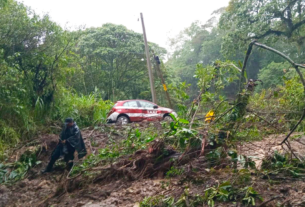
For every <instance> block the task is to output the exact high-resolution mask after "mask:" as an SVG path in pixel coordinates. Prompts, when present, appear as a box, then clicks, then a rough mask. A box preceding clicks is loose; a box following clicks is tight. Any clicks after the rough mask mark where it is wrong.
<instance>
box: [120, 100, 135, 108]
mask: <svg viewBox="0 0 305 207" xmlns="http://www.w3.org/2000/svg"><path fill="white" fill-rule="evenodd" d="M123 106H127V107H133V108H136V107H138V104H137V102H136V101H127V102H125V103H124V104H123Z"/></svg>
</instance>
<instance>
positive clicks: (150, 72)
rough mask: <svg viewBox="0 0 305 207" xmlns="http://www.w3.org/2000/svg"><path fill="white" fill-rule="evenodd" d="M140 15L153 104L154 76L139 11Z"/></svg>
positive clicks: (155, 100) (154, 98)
mask: <svg viewBox="0 0 305 207" xmlns="http://www.w3.org/2000/svg"><path fill="white" fill-rule="evenodd" d="M140 15H141V22H142V29H143V37H144V44H145V52H146V60H147V69H148V75H149V82H150V91H151V96H152V101H153V102H154V103H155V104H157V97H156V91H155V84H154V76H153V73H152V71H151V63H150V57H149V48H148V44H147V38H146V32H145V26H144V19H143V14H142V13H140Z"/></svg>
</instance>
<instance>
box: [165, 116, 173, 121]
mask: <svg viewBox="0 0 305 207" xmlns="http://www.w3.org/2000/svg"><path fill="white" fill-rule="evenodd" d="M163 120H164V121H168V122H172V121H174V120H173V118H172V117H171V116H169V115H166V116H164V118H163Z"/></svg>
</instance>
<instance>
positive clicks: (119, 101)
mask: <svg viewBox="0 0 305 207" xmlns="http://www.w3.org/2000/svg"><path fill="white" fill-rule="evenodd" d="M127 101H147V102H150V103H153V102H151V101H148V100H144V99H129V100H120V101H117V102H127Z"/></svg>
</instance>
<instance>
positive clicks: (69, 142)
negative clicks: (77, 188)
mask: <svg viewBox="0 0 305 207" xmlns="http://www.w3.org/2000/svg"><path fill="white" fill-rule="evenodd" d="M75 150H76V151H77V152H78V159H81V158H82V157H84V156H85V155H86V154H87V150H86V147H85V143H84V140H83V138H82V135H81V132H80V130H79V128H78V126H77V125H76V123H75V122H74V121H73V119H72V118H66V120H65V126H64V128H63V130H62V132H61V134H60V136H59V142H58V145H57V146H56V148H55V149H54V151H53V152H52V155H51V159H50V162H49V164H48V165H47V167H46V169H45V170H43V171H42V173H46V172H51V171H52V168H53V165H54V163H55V162H56V160H58V159H59V158H60V157H61V156H63V157H64V161H65V162H66V166H67V170H70V169H71V168H72V167H73V160H74V152H75Z"/></svg>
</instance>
